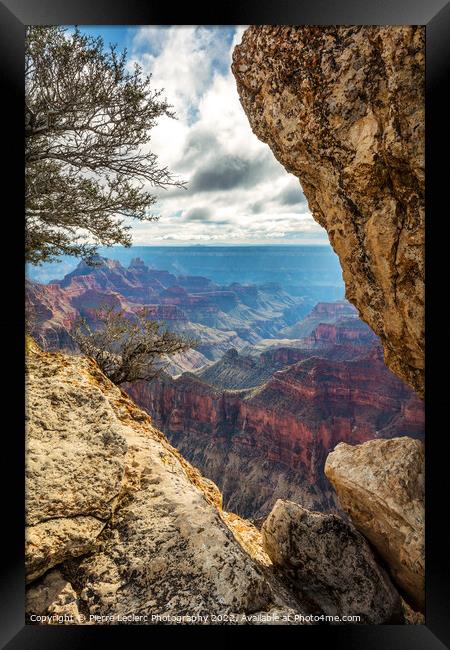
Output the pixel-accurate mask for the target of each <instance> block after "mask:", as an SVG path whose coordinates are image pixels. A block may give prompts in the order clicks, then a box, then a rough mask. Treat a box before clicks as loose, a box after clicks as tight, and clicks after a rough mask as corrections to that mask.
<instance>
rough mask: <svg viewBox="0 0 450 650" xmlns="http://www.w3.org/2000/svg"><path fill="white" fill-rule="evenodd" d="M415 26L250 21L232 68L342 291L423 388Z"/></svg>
mask: <svg viewBox="0 0 450 650" xmlns="http://www.w3.org/2000/svg"><path fill="white" fill-rule="evenodd" d="M424 39H425V30H424V28H423V27H421V26H401V27H390V26H389V27H368V26H356V27H313V26H303V27H281V26H252V27H249V28H248V29H247V30H246V31H245V33H244V35H243V38H242V42H241V44H240V45H238V46H236V48H235V49H234V53H233V66H232V69H233V73H234V76H235V78H236V82H237V88H238V92H239V96H240V99H241V103H242V106H243V108H244V111H245V112H246V114H247V117H248V119H249V122H250V125H251V127H252V129H253V131H254V133H255V134H256V135H257V136H258V138H259V139H260V140H262V141H263V142H266V143H267V144H268V145H269V146H270V148H271V149H272V151H273V153H274V155H275V157H276V158H277V159H278V160H279V161H280V162H281V163H282V164H283V165H284V167H285V168H286V169H287V171H289V172H291V173H292V174H294V175H296V176H297V177H298V178H299V179H300V182H301V185H302V188H303V191H304V193H305V196H306V198H307V200H308V203H309V207H310V209H311V212H312V214H313V216H314V218H315V219H316V220H317V221H318V222H319V223H320V224H321V225H322V226H323V227H324V228H326V230H327V231H328V235H329V238H330V242H331V245H332V246H333V248H334V250H335V251H336V253H337V254H338V256H339V259H340V262H341V266H342V269H343V276H344V281H345V286H346V297H347V298H348V300H350V301H351V302H352V303H353V304H354V305H355V306H356V307H357V308H358V311H359V314H360V316H361V318H362V319H363V320H365V321H366V322H367V323H368V324H369V325H370V326H371V327H372V329H373V330H374V332H375V333H376V334H377V335H378V336H379V337H380V338H381V341H382V343H383V347H384V353H385V359H386V363H387V365H388V366H389V368H390V369H391V370H392V371H393V372H395V373H397V374H398V375H399V376H400V377H402V378H403V379H405V380H406V381H407V382H409V383H410V384H411V385H412V386H413V387H414V388H415V389H416V390H417V392H418V393H419V394H421V395H422V394H423V370H424V234H425V233H424V106H425V104H424V54H425V48H424Z"/></svg>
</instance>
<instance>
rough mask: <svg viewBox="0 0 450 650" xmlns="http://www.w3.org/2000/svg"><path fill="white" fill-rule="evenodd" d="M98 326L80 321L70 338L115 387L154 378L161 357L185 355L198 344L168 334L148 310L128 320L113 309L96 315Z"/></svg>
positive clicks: (189, 339) (188, 339)
mask: <svg viewBox="0 0 450 650" xmlns="http://www.w3.org/2000/svg"><path fill="white" fill-rule="evenodd" d="M95 321H96V322H95V326H92V327H91V326H90V325H89V324H88V322H87V321H86V319H85V318H79V319H78V321H77V322H76V323H75V324H74V326H73V328H72V330H71V332H70V333H71V336H72V338H73V339H74V341H75V342H76V343H77V344H78V347H79V348H80V351H81V352H82V353H83V354H85V355H86V356H88V357H91V358H92V359H94V360H95V361H96V362H97V364H98V365H99V367H100V368H101V370H102V371H103V373H104V374H105V375H106V376H107V377H108V378H109V379H110V380H111V381H112V382H114V383H115V384H118V385H119V384H123V383H125V382H132V381H137V380H140V379H142V380H150V379H153V378H154V377H155V376H156V375H157V374H158V373H159V372H161V370H162V369H163V365H162V363H161V357H164V356H165V355H171V354H176V353H178V352H185V351H186V350H189V349H190V348H193V347H195V346H196V345H197V341H196V340H195V339H191V338H186V337H182V336H179V335H178V334H175V333H174V332H169V331H168V330H167V329H165V327H164V324H163V323H158V322H156V321H153V320H149V319H148V312H147V310H146V309H143V310H141V311H139V312H138V313H137V314H136V318H135V320H131V319H130V318H127V317H126V316H125V314H124V312H123V311H117V310H116V309H115V307H114V306H112V307H103V308H101V309H98V310H96V312H95Z"/></svg>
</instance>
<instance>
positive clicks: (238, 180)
mask: <svg viewBox="0 0 450 650" xmlns="http://www.w3.org/2000/svg"><path fill="white" fill-rule="evenodd" d="M244 30H245V27H237V28H234V29H233V28H229V27H226V28H225V27H217V28H211V27H167V28H162V27H142V28H139V29H138V30H137V32H136V34H135V37H134V40H133V47H132V53H131V54H132V56H131V60H130V65H132V64H133V63H134V61H137V62H138V63H140V65H141V66H142V67H143V69H144V70H145V71H146V72H147V73H151V74H152V79H153V83H154V87H155V88H164V95H165V96H166V97H167V99H168V101H169V103H170V104H172V105H173V107H174V110H175V112H176V114H177V117H178V119H177V120H171V119H169V118H162V119H160V121H159V123H158V125H157V126H156V127H155V128H154V129H152V131H151V134H150V135H151V140H150V142H149V143H147V144H146V146H148V147H149V148H150V149H151V150H152V151H153V152H155V153H156V154H157V155H158V157H159V159H160V162H161V163H162V164H164V165H167V166H168V167H169V168H170V169H171V170H172V171H173V172H174V173H176V174H177V175H179V176H180V177H182V178H183V180H186V181H187V184H188V191H183V190H167V191H163V190H157V192H156V193H157V194H158V205H157V206H156V209H155V212H157V213H158V214H159V215H160V220H159V221H158V223H156V224H154V223H136V222H135V221H134V220H133V221H132V222H130V225H132V226H133V233H134V242H135V243H136V244H150V243H157V242H164V241H168V242H169V241H174V242H175V241H180V242H181V241H192V242H195V241H199V242H211V243H213V242H221V243H222V242H226V241H232V242H236V243H238V242H252V241H254V242H258V243H259V242H261V241H263V242H264V241H265V242H269V241H288V240H291V239H292V240H293V241H301V238H302V237H304V238H306V239H307V240H308V242H310V241H312V239H315V240H317V241H326V235H325V232H324V230H323V229H322V228H321V227H320V226H319V225H318V224H317V223H316V222H315V221H314V220H313V218H312V216H311V214H310V213H309V210H308V207H307V203H306V200H305V199H304V197H303V194H302V192H301V188H300V187H299V183H298V181H297V179H295V178H294V177H293V176H291V175H290V174H288V173H287V172H286V171H285V169H284V168H283V167H282V166H281V165H280V164H279V163H278V162H277V161H276V160H275V158H274V156H273V154H272V153H271V151H270V149H269V148H268V147H267V145H265V144H263V143H262V142H260V141H259V140H258V138H257V137H256V136H255V135H254V134H253V133H252V131H251V128H250V125H249V123H248V120H247V117H246V115H245V113H244V111H243V109H242V107H241V104H240V101H239V97H238V93H237V90H236V83H235V80H234V77H233V75H232V73H231V69H230V64H231V55H232V51H233V48H234V46H235V45H236V44H237V43H238V42H240V39H241V37H242V34H243V32H244ZM296 193H297V194H296ZM297 197H298V201H297V202H296V198H297Z"/></svg>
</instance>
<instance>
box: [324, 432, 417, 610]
mask: <svg viewBox="0 0 450 650" xmlns="http://www.w3.org/2000/svg"><path fill="white" fill-rule="evenodd" d="M424 470H425V468H424V448H423V443H422V442H420V441H419V440H413V439H412V438H407V437H403V438H393V439H392V440H370V441H369V442H365V443H364V444H361V445H354V446H352V445H348V444H346V443H340V444H339V445H337V447H336V448H335V450H334V451H333V452H332V453H331V454H330V455H329V456H328V458H327V461H326V464H325V474H326V476H327V477H328V479H329V480H330V481H331V483H332V484H333V486H334V488H335V490H336V492H337V494H338V497H339V501H340V503H341V505H342V507H343V508H344V510H346V511H347V513H348V514H349V515H350V517H351V519H352V521H353V523H354V524H355V526H356V527H357V528H358V530H360V531H361V532H362V533H363V534H364V535H365V536H366V537H367V539H369V540H370V542H372V544H373V545H374V546H375V548H376V549H377V550H378V552H379V553H380V555H381V556H382V557H383V558H384V560H385V562H386V563H387V565H388V566H389V569H390V572H391V574H392V577H393V579H394V580H395V582H396V583H397V584H398V585H399V587H400V588H401V589H402V591H403V592H404V594H405V595H406V597H408V599H409V600H410V602H411V604H412V605H413V606H414V607H415V608H419V609H421V610H422V611H423V609H424V605H425V592H424V586H425V584H424V566H425V559H424V520H425V511H424V478H425V477H424V474H425V471H424Z"/></svg>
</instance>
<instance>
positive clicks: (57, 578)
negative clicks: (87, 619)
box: [25, 569, 83, 625]
mask: <svg viewBox="0 0 450 650" xmlns="http://www.w3.org/2000/svg"><path fill="white" fill-rule="evenodd" d="M78 606H79V601H78V596H77V594H76V592H75V591H74V589H73V587H72V585H71V584H70V582H69V581H68V580H66V579H65V578H64V577H63V576H62V575H61V572H60V571H58V570H57V569H54V570H53V571H49V572H48V573H47V574H46V575H45V576H44V577H43V578H42V579H41V580H40V581H39V582H37V583H36V584H34V585H33V586H32V587H30V589H29V590H28V592H27V598H26V605H25V613H26V615H27V618H28V620H29V622H30V623H36V622H37V623H41V624H44V625H60V624H61V622H62V620H64V623H65V624H70V625H79V624H80V623H82V622H83V618H82V614H80V612H79V609H78ZM31 616H34V617H41V618H40V620H38V621H36V620H33V619H32V618H31V619H30V617H31Z"/></svg>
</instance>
